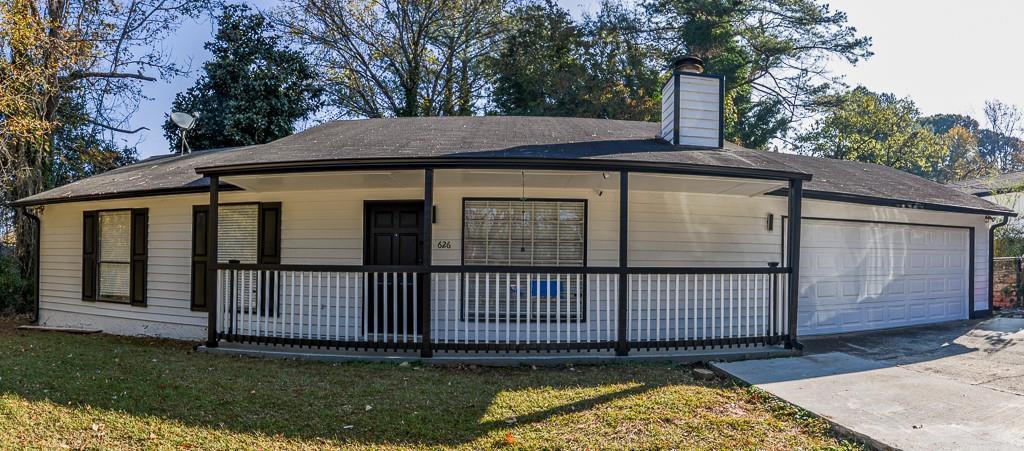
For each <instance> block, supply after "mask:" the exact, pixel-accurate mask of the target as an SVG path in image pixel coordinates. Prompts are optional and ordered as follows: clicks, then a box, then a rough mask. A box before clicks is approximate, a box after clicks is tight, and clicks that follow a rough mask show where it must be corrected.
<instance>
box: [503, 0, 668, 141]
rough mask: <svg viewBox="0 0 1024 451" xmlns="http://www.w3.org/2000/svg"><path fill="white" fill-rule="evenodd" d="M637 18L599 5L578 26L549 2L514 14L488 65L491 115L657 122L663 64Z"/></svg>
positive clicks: (605, 4) (606, 4)
mask: <svg viewBox="0 0 1024 451" xmlns="http://www.w3.org/2000/svg"><path fill="white" fill-rule="evenodd" d="M637 13H638V11H637V10H635V9H631V8H628V7H626V6H623V5H622V4H619V3H613V2H609V1H603V2H602V3H601V8H600V10H599V11H598V12H597V13H596V14H595V15H593V16H587V17H585V18H584V19H583V21H582V22H579V23H577V22H576V21H574V20H573V19H572V17H571V15H570V14H569V12H568V11H566V10H565V9H564V8H561V7H559V6H558V5H557V4H556V3H554V2H553V1H550V0H548V1H545V2H544V3H536V2H531V3H526V4H524V5H520V6H518V7H516V8H514V9H513V10H512V12H511V14H510V22H511V23H513V24H514V28H513V29H512V31H511V32H510V33H509V34H508V35H506V37H505V38H504V39H503V40H502V41H501V42H500V43H499V44H498V47H497V49H496V51H495V53H494V54H493V55H492V56H491V57H490V58H488V60H487V68H488V69H489V71H490V73H491V74H492V84H493V88H492V93H491V98H490V100H491V105H490V108H491V110H492V111H493V112H496V113H501V114H511V115H547V116H574V117H597V118H606V119H627V120H642V121H653V120H658V118H659V115H660V113H661V110H660V108H659V105H660V104H659V101H660V92H661V80H660V79H659V77H660V75H662V72H664V70H663V66H664V65H663V61H662V60H663V59H664V58H662V57H661V55H660V53H659V52H658V49H657V48H656V47H655V46H653V44H652V42H651V41H650V39H649V38H648V36H647V35H646V34H645V33H644V21H643V18H642V17H640V16H638V15H637Z"/></svg>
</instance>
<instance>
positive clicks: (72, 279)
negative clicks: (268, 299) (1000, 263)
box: [40, 170, 988, 339]
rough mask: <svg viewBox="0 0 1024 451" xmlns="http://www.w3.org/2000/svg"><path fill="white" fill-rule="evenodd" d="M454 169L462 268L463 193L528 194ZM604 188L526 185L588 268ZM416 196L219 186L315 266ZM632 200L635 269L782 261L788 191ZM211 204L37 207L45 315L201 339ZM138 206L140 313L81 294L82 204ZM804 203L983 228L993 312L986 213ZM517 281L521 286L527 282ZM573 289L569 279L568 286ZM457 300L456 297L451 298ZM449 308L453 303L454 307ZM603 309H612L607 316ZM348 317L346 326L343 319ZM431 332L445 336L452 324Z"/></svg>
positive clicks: (605, 234)
mask: <svg viewBox="0 0 1024 451" xmlns="http://www.w3.org/2000/svg"><path fill="white" fill-rule="evenodd" d="M458 172H459V171H455V170H437V171H436V172H435V190H434V204H435V206H436V207H437V215H436V222H435V224H434V225H433V240H434V241H435V242H442V241H447V242H450V243H451V246H450V247H445V248H438V247H436V246H435V247H434V250H433V252H432V254H433V261H432V262H431V263H432V264H434V265H459V264H460V262H461V261H462V256H463V247H462V246H463V243H462V241H461V240H462V232H463V224H462V223H463V211H462V203H463V198H465V197H470V195H471V196H472V197H476V198H484V197H486V198H502V197H503V198H509V197H513V198H518V197H519V196H520V195H521V192H522V191H521V188H520V187H519V186H504V187H497V186H483V185H480V184H476V185H466V184H459V183H457V182H456V181H455V177H452V174H455V173H458ZM641 176H642V175H639V174H635V175H634V177H641ZM294 177H301V175H295V176H294ZM613 177H614V176H613ZM380 179H383V177H380ZM635 182H636V180H635V179H634V180H633V182H631V184H632V185H634V186H636V185H637V184H636V183H635ZM609 184H616V185H617V180H615V179H614V178H613V179H612V180H610V181H609ZM602 190H603V192H600V193H599V192H597V191H595V190H594V188H593V187H589V186H588V187H580V186H578V185H576V186H564V187H545V188H541V187H532V186H527V196H529V197H530V198H533V199H541V198H545V197H547V198H571V199H581V200H583V199H585V200H587V223H586V237H587V239H586V241H587V252H586V260H587V261H586V265H587V266H590V267H614V266H617V265H618V233H619V232H618V224H619V208H618V207H619V193H618V191H617V190H615V189H609V188H608V187H607V186H604V187H602ZM417 198H422V189H421V188H420V187H418V186H417V187H414V188H367V187H360V186H358V185H356V186H353V187H352V188H351V189H331V190H326V189H325V190H320V191H278V192H268V193H254V192H245V191H225V192H222V193H221V202H223V203H239V202H259V201H266V202H281V203H282V209H283V211H285V212H286V214H285V215H284V216H283V217H282V225H281V227H282V228H281V247H282V249H281V253H282V255H281V263H282V264H310V265H359V264H362V261H363V225H364V222H363V208H364V202H365V201H366V200H410V199H417ZM629 199H630V200H629V240H630V241H629V250H628V258H629V265H630V266H633V267H643V266H659V267H660V266H712V267H729V266H745V267H767V264H768V263H769V262H777V261H781V253H782V235H783V231H782V229H781V228H780V223H781V218H782V216H783V215H785V214H786V199H785V198H784V197H780V196H754V197H748V196H735V195H715V194H693V193H673V192H656V191H639V190H634V191H631V193H630V197H629ZM208 201H209V197H208V196H207V195H204V194H192V195H178V196H157V197H142V198H132V199H121V200H106V201H95V202H74V203H62V204H53V205H48V206H46V208H45V210H44V211H43V212H42V213H41V218H42V230H41V237H42V239H41V244H40V246H41V257H40V258H41V261H40V264H41V266H40V288H41V291H40V293H41V294H40V297H41V306H40V307H41V312H40V313H41V323H42V324H44V325H51V326H71V327H90V328H99V329H103V330H104V331H105V332H109V333H115V334H129V335H159V336H165V337H172V338H184V339H201V338H204V337H205V336H206V324H207V314H206V313H204V312H192V311H190V309H189V297H190V292H191V288H190V287H191V269H190V268H191V224H192V208H193V206H194V205H205V204H207V203H208ZM222 206H223V205H222ZM143 207H149V208H150V211H149V226H148V227H149V240H148V241H149V264H148V274H147V278H148V279H147V281H148V284H147V307H146V308H145V309H140V308H137V307H131V306H130V305H127V304H118V303H103V302H99V303H86V302H82V301H81V299H82V295H81V287H82V281H81V272H82V212H83V211H92V210H110V209H122V208H143ZM803 207H804V214H805V216H808V217H830V218H846V219H870V220H883V221H896V222H914V223H923V224H944V225H962V226H970V227H976V233H975V276H974V277H975V284H974V286H975V300H976V304H977V308H978V309H980V310H983V309H985V308H987V303H986V300H987V295H986V290H987V280H988V266H987V259H988V248H987V244H988V229H987V225H986V223H985V222H984V217H983V216H982V215H968V214H958V213H944V212H933V211H926V210H912V209H901V208H889V207H872V206H864V205H855V204H849V203H840V202H825V201H818V200H805V201H804V203H803ZM768 213H772V214H773V215H774V218H775V221H774V227H773V230H770V231H769V230H768V229H767V225H766V216H767V214H768ZM126 236H127V235H126ZM222 246H223V245H222ZM306 277H307V279H306V282H305V283H306V284H307V286H308V284H309V283H310V282H309V279H308V278H309V276H308V274H307V275H306ZM346 277H347V276H343V277H342V280H350V281H351V283H352V284H357V282H356V281H355V280H356V278H355V277H354V276H352V277H350V278H346ZM615 279H616V278H615V277H611V278H608V279H607V280H605V281H604V282H602V285H601V286H596V285H595V284H592V283H591V284H587V285H588V286H587V287H586V288H587V290H588V292H589V293H590V296H591V298H590V305H589V307H588V310H587V311H586V315H584V316H585V317H586V321H588V322H593V321H608V319H609V318H611V317H612V316H613V315H614V311H615V310H614V308H611V307H613V306H612V305H611V304H610V303H600V302H595V299H598V297H597V296H598V295H597V293H598V292H597V290H599V289H600V290H607V289H608V287H609V285H608V284H613V283H614V282H615ZM359 280H362V279H361V278H360V279H359ZM481 280H482V279H481ZM492 283H493V282H492ZM521 283H523V284H525V281H524V282H521ZM457 286H459V280H458V277H456V276H454V275H451V276H450V277H449V284H448V288H447V289H449V290H451V291H452V292H454V290H455V289H456V287H457ZM576 286H577V284H576V283H575V281H573V282H572V287H573V289H575V287H576ZM646 286H647V285H646V284H645V285H644V287H645V288H646ZM434 287H435V289H443V288H442V287H445V285H444V284H435V285H434ZM325 293H326V292H325ZM349 295H351V296H356V295H357V293H356V290H354V289H353V290H352V291H351V292H350V293H349ZM460 296H461V293H460ZM324 298H325V300H329V299H331V296H328V295H327V294H325V295H324ZM452 299H455V297H454V296H452ZM601 299H603V298H601ZM452 304H453V306H454V304H456V303H454V302H453V303H452ZM598 309H600V312H601V313H600V315H598V313H597V311H598ZM608 312H611V316H610V315H609V314H608ZM460 313H461V312H459V311H456V309H455V308H452V309H451V310H450V311H445V310H441V311H438V312H435V317H436V318H444V317H445V315H446V314H447V315H448V317H450V318H457V317H459V316H460ZM348 314H349V315H351V316H350V317H347V318H348V323H347V324H357V323H359V324H361V321H362V319H361V318H359V317H356V316H355V312H354V311H352V312H350V313H348ZM342 324H346V323H345V322H344V318H343V319H342ZM594 327H597V326H596V325H594ZM436 333H437V334H438V336H441V335H443V334H444V333H445V332H444V331H436ZM448 333H449V334H452V336H455V335H454V334H456V333H458V331H456V330H454V329H452V330H449V331H448Z"/></svg>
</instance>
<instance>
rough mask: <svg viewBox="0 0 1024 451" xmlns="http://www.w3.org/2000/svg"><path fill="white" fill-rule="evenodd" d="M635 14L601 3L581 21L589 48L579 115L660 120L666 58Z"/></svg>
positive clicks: (621, 6) (585, 53)
mask: <svg viewBox="0 0 1024 451" xmlns="http://www.w3.org/2000/svg"><path fill="white" fill-rule="evenodd" d="M637 12H638V11H637V10H636V9H634V8H630V7H628V6H626V5H624V4H622V3H618V2H615V1H609V0H602V2H601V8H600V9H599V10H598V12H597V13H596V14H595V15H594V16H587V17H585V19H584V21H583V25H584V29H585V36H586V39H585V43H584V45H585V46H584V49H583V50H584V51H583V62H584V68H585V70H586V75H587V76H586V77H584V78H583V80H584V82H585V86H584V87H583V102H582V105H581V108H580V113H581V114H577V115H579V116H586V117H600V118H608V119H626V120H640V121H658V120H660V116H661V103H660V101H659V100H660V99H661V85H662V84H661V81H662V80H663V79H662V78H661V75H662V72H664V71H663V70H661V68H662V67H663V66H664V61H663V60H664V58H663V57H662V55H661V53H659V50H658V49H657V47H655V46H654V45H653V43H652V41H651V40H650V39H649V36H648V35H646V34H644V33H641V30H643V27H644V26H645V21H644V19H643V17H641V16H639V15H638V14H637Z"/></svg>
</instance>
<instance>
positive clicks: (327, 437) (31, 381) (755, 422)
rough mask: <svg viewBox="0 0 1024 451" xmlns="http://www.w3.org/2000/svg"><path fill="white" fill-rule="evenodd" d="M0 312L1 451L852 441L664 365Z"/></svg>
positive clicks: (755, 394) (755, 396) (756, 394)
mask: <svg viewBox="0 0 1024 451" xmlns="http://www.w3.org/2000/svg"><path fill="white" fill-rule="evenodd" d="M13 328H14V325H13V324H12V323H11V322H9V321H8V322H0V448H3V449H8V448H21V447H36V448H46V449H56V448H71V449H79V448H101V449H139V448H149V449H172V448H173V449H239V448H259V449H309V448H365V449H381V448H465V449H481V448H497V447H509V448H549V449H550V448H574V449H580V448H677V449H724V448H730V449H735V448H744V449H798V448H803V449H822V448H826V449H845V448H850V447H852V445H851V444H848V443H844V442H840V441H837V440H836V439H835V438H833V437H832V436H831V435H830V434H829V432H828V428H827V426H826V425H825V424H824V423H823V422H822V421H820V420H817V419H814V418H812V417H810V416H808V415H807V414H806V413H805V412H801V411H799V410H798V409H795V408H792V407H790V406H789V405H787V404H784V403H780V402H778V401H777V400H773V399H771V398H770V397H769V396H767V395H766V394H765V393H763V392H760V391H757V390H753V389H748V388H744V387H738V386H735V385H733V384H731V383H729V382H727V381H725V380H712V381H696V380H694V378H693V376H692V374H691V371H690V367H686V366H678V365H670V364H650V365H605V366H578V367H575V368H573V367H564V366H563V367H552V368H538V369H532V368H530V367H522V368H483V367H480V368H474V367H465V368H451V367H430V366H419V365H406V366H399V365H391V364H363V363H350V364H329V363H318V362H301V361H284V360H259V359H251V358H240V357H225V356H214V355H208V354H201V353H199V354H197V353H195V352H192V350H191V347H190V345H189V344H187V343H181V342H172V341H162V340H150V339H136V338H124V337H113V336H105V335H91V336H80V335H67V334H59V333H47V332H28V331H18V332H15V331H14V330H13Z"/></svg>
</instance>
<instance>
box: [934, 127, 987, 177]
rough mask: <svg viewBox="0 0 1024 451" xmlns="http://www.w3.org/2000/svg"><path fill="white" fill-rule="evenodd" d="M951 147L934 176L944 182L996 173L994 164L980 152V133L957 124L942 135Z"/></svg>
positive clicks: (947, 145) (948, 146)
mask: <svg viewBox="0 0 1024 451" xmlns="http://www.w3.org/2000/svg"><path fill="white" fill-rule="evenodd" d="M942 139H943V141H944V142H945V144H946V147H947V148H948V149H949V152H948V154H947V155H946V159H945V161H944V162H943V164H942V166H941V167H939V168H937V169H936V170H935V171H934V174H933V175H934V178H935V179H936V180H937V181H939V182H942V183H948V182H959V181H962V180H968V179H975V178H980V177H986V176H990V175H994V174H995V172H996V171H995V167H994V165H992V164H990V163H989V162H988V161H985V159H984V158H982V156H981V154H980V153H979V152H978V135H977V134H976V133H975V132H973V131H971V130H970V129H968V128H966V127H963V126H960V125H956V126H954V127H953V128H951V129H949V131H947V132H946V133H945V134H943V135H942Z"/></svg>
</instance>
